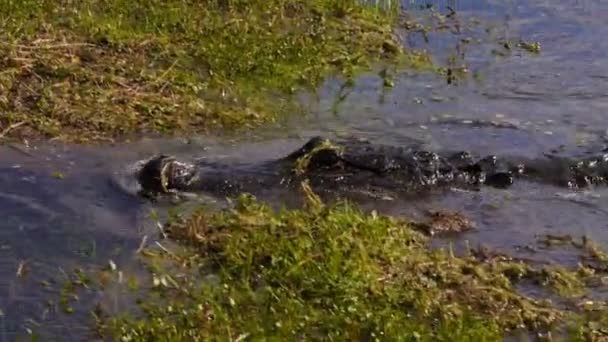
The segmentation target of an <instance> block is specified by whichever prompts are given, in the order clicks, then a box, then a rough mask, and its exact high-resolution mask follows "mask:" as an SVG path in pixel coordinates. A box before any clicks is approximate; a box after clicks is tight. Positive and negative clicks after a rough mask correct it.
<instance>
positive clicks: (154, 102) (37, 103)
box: [0, 0, 428, 140]
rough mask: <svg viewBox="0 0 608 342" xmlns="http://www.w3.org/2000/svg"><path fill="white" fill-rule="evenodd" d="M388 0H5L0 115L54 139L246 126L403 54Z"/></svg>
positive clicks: (0, 26)
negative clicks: (308, 92) (296, 97)
mask: <svg viewBox="0 0 608 342" xmlns="http://www.w3.org/2000/svg"><path fill="white" fill-rule="evenodd" d="M394 24H395V17H394V13H393V12H391V11H390V10H388V11H386V10H379V9H378V8H377V7H375V6H367V5H363V4H362V3H361V2H359V1H352V0H350V1H335V0H314V1H306V2H303V1H293V0H291V1H290V0H271V1H229V0H228V1H219V0H217V1H216V0H205V1H177V0H172V1H139V0H136V1H125V0H109V1H99V0H85V1H78V2H74V1H56V2H50V1H8V3H7V4H6V6H2V7H1V8H0V32H1V33H0V47H1V48H2V49H1V50H2V51H1V52H0V94H1V95H0V110H2V112H3V113H4V115H3V116H2V117H1V118H0V124H1V125H2V127H5V126H6V127H8V126H9V125H11V124H15V123H25V124H24V125H22V126H20V127H19V129H14V130H13V132H12V133H13V134H14V135H19V134H21V135H38V136H39V135H43V136H48V137H60V138H63V139H66V140H91V139H104V138H114V137H116V136H124V135H128V134H131V133H140V132H155V133H175V132H191V131H201V130H206V129H218V128H239V127H247V126H254V125H257V124H260V123H262V122H268V121H272V120H274V119H276V118H277V117H278V116H279V115H280V114H285V113H287V112H292V111H295V110H297V104H294V103H293V102H292V101H291V99H290V98H289V94H291V93H293V92H295V91H298V90H299V89H312V88H315V87H316V86H317V85H318V84H319V83H320V82H321V81H322V80H323V79H324V78H325V77H326V76H328V75H330V74H334V73H335V74H341V75H346V76H347V77H349V76H351V75H353V74H355V73H357V72H359V71H361V70H365V69H367V68H369V67H370V65H371V63H374V62H376V61H380V60H386V61H390V62H391V63H394V62H399V61H401V62H403V61H405V62H406V63H409V64H412V65H428V60H427V58H426V57H425V56H424V55H419V54H415V53H411V54H409V53H407V54H403V51H402V49H401V48H400V44H399V42H398V38H397V37H396V36H395V34H394Z"/></svg>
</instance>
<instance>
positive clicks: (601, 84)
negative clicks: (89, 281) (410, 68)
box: [0, 0, 608, 342]
mask: <svg viewBox="0 0 608 342" xmlns="http://www.w3.org/2000/svg"><path fill="white" fill-rule="evenodd" d="M426 3H427V2H420V1H416V2H414V1H412V2H410V1H408V2H407V4H405V3H404V6H406V7H407V8H408V9H410V10H412V11H416V13H415V15H414V17H418V18H423V19H421V20H423V22H427V23H431V22H432V23H434V25H438V22H437V19H432V17H433V15H434V14H433V11H431V10H429V9H420V8H421V7H426V6H421V5H424V4H426ZM429 3H433V4H435V7H434V11H436V12H437V13H442V14H447V13H450V11H449V9H447V6H450V7H451V8H452V9H454V10H455V12H456V14H455V16H453V17H452V19H449V18H448V19H444V20H445V24H446V25H447V26H448V27H450V28H454V27H459V29H460V33H456V34H454V33H450V32H442V33H431V34H430V35H429V37H428V42H425V40H424V39H423V37H422V36H421V35H420V34H418V33H411V34H405V33H403V34H402V40H403V42H404V45H405V46H407V47H411V48H416V49H427V50H429V51H431V52H432V53H433V56H434V58H435V61H436V62H437V63H438V64H440V65H443V66H446V67H453V68H454V67H458V66H460V65H466V67H467V68H468V70H469V73H468V74H467V75H466V76H465V77H464V78H462V79H458V80H455V82H452V83H451V84H448V83H447V81H446V78H445V77H440V76H437V75H435V74H430V73H429V74H421V73H418V72H400V73H396V74H394V75H393V77H394V80H395V87H394V88H392V89H383V88H382V86H381V85H382V80H381V78H380V77H378V76H377V75H376V74H375V73H371V74H369V75H364V76H362V77H361V78H359V79H357V80H356V83H355V85H354V87H352V88H348V89H343V90H341V87H342V85H343V80H340V79H331V80H328V81H327V82H326V83H325V84H324V85H323V86H322V87H321V88H320V89H319V91H318V98H315V96H309V95H303V96H302V99H303V101H306V102H305V103H306V104H307V107H308V109H309V110H308V115H307V116H306V117H304V118H292V119H289V120H287V121H286V122H282V123H280V124H279V125H278V127H268V128H265V129H261V130H258V131H256V132H252V133H250V134H247V135H244V136H241V137H237V138H231V139H226V138H209V137H194V138H192V139H171V140H160V141H159V140H150V139H147V140H142V141H139V142H137V143H133V144H128V145H125V144H117V145H104V146H96V147H85V146H63V145H48V144H43V145H41V146H39V147H38V148H37V149H29V150H28V154H25V153H23V152H22V151H19V150H17V149H15V148H11V147H0V169H1V172H0V213H1V215H2V218H3V219H2V220H1V221H0V275H1V277H0V310H2V314H1V315H0V341H2V342H4V341H12V340H14V339H15V336H17V334H24V333H25V331H26V329H28V328H29V329H33V330H36V327H37V326H40V329H39V330H41V331H45V332H46V334H47V335H50V336H55V337H58V336H61V337H62V338H63V339H66V340H86V339H87V337H86V335H85V332H86V330H85V329H84V326H85V325H86V324H88V323H89V322H90V320H89V315H88V312H87V311H86V310H85V309H84V308H85V307H86V305H85V304H86V303H83V304H82V305H81V307H79V306H78V305H76V306H75V310H76V312H75V313H74V314H72V315H66V314H61V313H48V312H47V311H48V310H47V306H46V305H45V302H46V301H47V300H48V299H49V298H56V291H54V290H49V289H45V288H44V287H43V286H42V285H41V284H40V283H41V281H47V280H51V279H52V280H55V281H56V282H57V283H59V284H61V282H62V279H65V275H64V273H66V274H67V273H70V272H71V271H72V270H73V268H74V267H82V268H86V267H89V266H98V267H99V266H102V265H106V264H107V263H108V262H109V260H112V261H113V262H114V263H116V265H117V266H118V268H119V269H125V268H126V269H128V268H133V267H135V262H134V261H133V260H134V255H135V251H136V249H137V248H138V247H139V246H140V244H141V242H142V238H143V237H144V236H148V240H147V241H148V243H153V241H154V239H156V236H157V230H156V229H157V228H156V226H155V224H154V220H153V219H152V218H151V217H150V211H151V210H153V209H156V210H159V211H161V212H162V210H163V209H164V208H165V207H166V203H160V204H154V203H149V202H147V201H144V200H142V199H140V198H139V197H138V196H136V195H135V192H136V190H137V189H136V186H134V184H133V183H132V182H131V181H130V180H129V178H127V177H125V176H124V175H121V172H124V170H125V169H126V168H127V166H128V165H132V164H133V163H134V162H135V161H137V160H140V159H143V158H147V157H149V156H151V155H153V154H156V153H160V152H162V153H168V154H174V155H176V156H178V157H181V158H186V159H192V158H197V157H206V158H213V159H220V160H223V161H244V162H256V161H260V160H266V159H270V158H276V157H279V156H282V155H285V154H286V153H288V152H290V151H291V150H292V149H294V148H296V147H298V146H299V145H300V144H301V143H303V142H304V141H305V140H306V139H307V138H308V137H310V136H312V135H317V134H321V135H325V136H328V137H336V136H344V135H354V136H359V137H363V138H367V139H370V140H372V141H377V142H381V143H388V144H397V145H405V144H411V143H412V142H413V141H416V142H421V143H422V144H424V145H425V146H427V147H429V148H438V149H439V148H450V149H464V150H472V151H474V152H477V153H480V154H484V153H493V154H499V155H500V154H516V155H522V156H528V157H534V156H539V155H540V154H542V153H545V152H549V151H552V150H555V151H558V152H559V153H562V154H564V155H569V154H577V153H581V152H584V151H585V150H587V149H593V148H600V147H602V146H604V144H605V143H606V141H607V140H606V135H607V129H608V125H607V124H606V119H607V118H608V42H607V41H606V40H605V39H604V37H606V36H608V1H605V0H596V1H575V0H553V1H541V0H536V1H534V0H526V1H524V0H521V1H516V0H510V1H460V2H459V1H445V2H441V1H435V2H429ZM425 18H426V19H425ZM456 20H457V21H456ZM465 38H470V43H468V44H464V45H463V43H462V39H465ZM520 39H523V40H525V41H530V42H533V41H539V42H540V43H541V49H542V51H541V53H540V54H539V55H537V54H533V53H530V52H527V51H524V50H522V49H518V48H517V47H515V43H517V42H518V41H519V40H520ZM502 40H509V41H512V42H513V43H514V44H513V48H512V49H511V50H506V49H504V47H502V45H501V44H500V43H499V42H501V41H502ZM459 44H460V46H459ZM344 94H345V95H346V96H345V98H344V99H342V100H338V99H339V98H340V95H344ZM22 149H23V148H22ZM280 196H281V195H280V194H277V195H276V196H272V194H271V195H269V196H267V197H266V199H268V200H273V201H277V202H278V201H279V200H280V199H281V198H280ZM198 201H205V202H209V201H216V202H217V203H218V204H221V202H222V199H213V198H209V197H203V198H200V199H198ZM362 205H364V206H365V207H366V208H377V209H380V210H381V211H383V212H386V213H390V214H393V215H407V216H414V217H421V216H422V212H423V211H424V210H425V209H428V208H448V209H454V210H458V211H461V212H463V213H464V214H465V215H467V216H468V217H469V218H471V219H472V220H473V221H475V222H476V223H477V229H476V230H475V231H472V232H469V233H465V234H461V235H458V236H455V237H450V238H449V239H443V240H440V241H438V244H443V243H446V242H451V243H453V244H455V245H456V246H459V245H463V244H464V243H465V241H468V242H469V243H470V244H471V245H477V244H483V245H486V246H489V247H491V248H494V249H498V250H500V251H506V252H510V253H516V254H518V255H522V256H525V257H529V258H533V259H535V260H539V261H542V262H548V263H562V264H567V265H573V264H575V263H576V261H577V259H576V255H575V254H574V253H569V252H568V251H563V250H542V249H538V248H537V249H536V251H535V252H531V251H523V250H522V249H521V248H519V247H521V246H526V245H534V242H535V240H536V236H537V235H538V234H545V233H550V234H571V235H573V236H581V235H587V236H588V237H590V238H592V239H594V240H596V241H598V242H600V243H602V244H604V245H605V246H606V245H608V226H607V224H606V222H608V220H606V219H607V218H608V189H595V190H591V191H578V192H574V191H570V190H567V189H563V188H556V187H552V186H546V185H540V184H534V183H526V182H519V183H517V184H515V185H514V186H513V187H512V188H511V189H508V190H497V189H492V188H484V189H481V191H478V192H463V191H447V192H446V193H444V194H441V195H432V196H425V197H422V198H419V199H417V200H416V201H412V200H411V199H408V200H395V201H369V202H366V203H362ZM20 265H21V266H22V267H20ZM18 273H19V274H18ZM53 296H55V297H53ZM83 298H84V297H83ZM87 298H90V301H95V300H102V301H103V302H104V303H105V304H106V305H107V306H109V307H111V308H112V309H113V310H115V311H119V310H123V309H126V308H128V307H129V305H130V304H129V301H128V300H125V299H124V298H122V297H121V296H119V295H116V296H114V297H112V296H111V298H109V299H108V298H107V297H103V296H101V294H97V293H94V292H92V291H90V292H89V293H88V294H87ZM90 301H89V302H90ZM45 312H46V313H45ZM78 327H81V328H78Z"/></svg>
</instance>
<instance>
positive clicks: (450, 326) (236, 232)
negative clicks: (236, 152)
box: [101, 184, 605, 341]
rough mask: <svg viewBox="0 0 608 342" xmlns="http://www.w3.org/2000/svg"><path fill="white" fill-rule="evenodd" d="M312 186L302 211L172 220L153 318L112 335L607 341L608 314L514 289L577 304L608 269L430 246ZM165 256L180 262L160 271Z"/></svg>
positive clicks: (248, 201)
mask: <svg viewBox="0 0 608 342" xmlns="http://www.w3.org/2000/svg"><path fill="white" fill-rule="evenodd" d="M303 193H304V194H305V196H306V198H307V199H308V200H307V206H306V207H305V208H303V209H300V210H281V211H274V210H272V209H271V208H270V207H269V206H267V205H265V204H263V203H259V202H257V201H255V200H254V199H252V198H251V197H249V196H247V195H243V196H241V197H240V199H239V201H237V202H236V205H235V207H234V209H231V210H225V211H221V212H210V211H208V210H205V209H201V210H199V211H197V212H195V213H194V214H193V215H191V216H187V217H181V216H180V215H176V216H174V217H173V218H172V219H171V220H170V222H169V223H168V224H167V225H166V226H165V232H166V233H167V234H168V236H169V237H170V238H171V239H172V240H173V241H175V242H176V243H177V245H176V246H174V247H173V251H172V252H171V254H170V255H169V258H167V256H165V257H162V254H158V253H155V252H152V251H149V252H148V253H149V254H148V255H149V256H151V259H150V260H152V261H153V262H152V264H153V265H154V266H153V267H151V268H150V270H151V272H152V273H153V274H154V278H155V279H157V280H156V281H155V282H154V286H153V290H152V292H151V293H150V294H149V295H147V296H145V297H144V298H142V300H141V308H142V315H140V316H129V315H120V316H116V317H114V318H112V319H109V320H106V321H104V322H103V324H101V326H102V327H103V328H102V329H101V331H104V332H105V333H106V334H109V335H110V336H111V337H112V338H114V339H117V340H129V341H146V340H150V339H152V338H153V339H154V340H163V341H193V340H209V339H214V340H297V339H300V340H327V339H329V340H403V341H409V340H411V341H414V340H416V341H420V340H424V341H454V340H458V341H460V340H471V341H497V340H501V339H502V338H503V336H505V335H508V334H509V333H510V332H514V331H519V330H521V329H524V331H529V332H532V333H537V332H548V331H553V330H558V331H562V332H563V331H565V330H564V329H566V331H570V332H572V333H573V335H572V336H573V338H574V337H576V338H578V339H580V340H589V339H588V338H591V337H593V336H601V335H593V334H596V333H597V332H598V331H599V332H600V333H601V330H599V328H598V325H600V324H601V322H603V321H602V320H605V311H602V310H604V309H597V310H587V311H584V310H583V311H578V310H577V309H575V308H574V307H573V308H565V307H564V306H562V305H561V304H559V305H558V304H557V303H553V302H551V301H549V300H537V299H533V298H530V297H527V296H525V295H523V294H521V293H520V292H518V291H517V289H516V288H517V286H518V285H519V284H520V283H524V282H526V283H533V284H536V285H537V286H539V287H541V288H544V289H546V290H547V291H550V292H552V293H554V295H555V296H557V297H558V298H563V299H564V300H570V299H577V298H581V293H582V292H584V289H585V288H587V287H586V286H587V285H586V281H588V280H590V279H591V278H592V277H596V279H597V276H598V275H599V273H594V272H586V273H582V272H579V271H576V270H574V271H571V270H565V269H561V268H555V267H551V266H543V267H534V266H532V265H530V264H528V263H526V262H524V261H518V260H514V259H512V258H509V257H506V256H500V255H494V256H487V255H486V256H485V257H480V255H478V254H476V253H471V254H469V255H464V256H455V255H453V253H451V252H450V251H445V250H432V249H430V248H429V245H428V242H429V240H428V238H427V237H426V236H425V235H423V234H421V233H419V232H417V231H416V230H414V229H412V226H411V225H410V223H408V222H406V221H401V220H397V219H394V218H390V217H385V216H382V215H379V214H377V213H375V212H372V213H364V212H361V211H360V210H358V209H357V208H356V207H354V206H352V205H350V204H348V203H346V202H341V203H338V204H334V205H326V204H324V203H323V202H321V200H320V199H319V198H318V197H317V196H316V195H315V194H314V193H312V191H311V190H310V188H309V187H308V186H307V185H306V184H304V185H303ZM178 246H182V247H181V249H180V248H179V247H178ZM152 256H154V257H152ZM167 259H171V260H173V262H172V265H173V266H172V267H171V268H170V270H168V269H164V268H163V267H161V266H159V265H160V264H161V263H163V262H166V260H167ZM571 289H575V290H576V291H569V290H571ZM598 303H599V302H598ZM598 305H599V304H598ZM581 312H582V313H581ZM602 315H604V316H602ZM572 327H574V328H572ZM592 329H595V330H592ZM598 334H599V333H598Z"/></svg>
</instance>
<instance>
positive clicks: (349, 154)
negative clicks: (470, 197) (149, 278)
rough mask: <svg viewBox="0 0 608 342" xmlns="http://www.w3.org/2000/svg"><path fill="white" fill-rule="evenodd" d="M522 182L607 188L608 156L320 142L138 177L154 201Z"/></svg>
mask: <svg viewBox="0 0 608 342" xmlns="http://www.w3.org/2000/svg"><path fill="white" fill-rule="evenodd" d="M521 178H523V179H527V180H529V181H535V182H543V183H549V184H553V185H557V186H564V187H568V188H575V189H578V188H586V187H590V186H594V185H599V184H608V154H603V153H602V154H599V155H592V156H586V157H583V158H580V159H570V158H565V157H557V156H555V155H544V156H543V157H541V158H521V157H510V158H507V157H505V158H498V157H497V156H495V155H490V156H485V157H479V158H476V157H475V156H473V155H472V154H471V153H469V152H462V151H459V152H449V151H447V152H441V153H437V152H432V151H428V150H425V149H421V148H419V147H417V146H410V147H398V146H390V145H381V144H374V143H371V142H368V141H359V140H354V139H352V140H344V141H332V140H330V139H325V138H322V137H313V138H311V139H310V140H309V141H308V142H307V143H305V144H304V145H303V146H302V147H300V148H298V149H297V150H295V151H293V152H292V153H290V154H288V155H287V156H285V157H282V158H278V159H274V160H270V161H265V162H261V163H256V164H231V165H227V164H223V163H214V162H201V161H199V162H192V163H188V162H183V161H178V160H177V159H176V158H174V157H172V156H168V155H159V156H156V157H153V158H151V159H150V160H148V161H147V162H146V163H145V164H144V165H143V167H142V168H141V169H140V171H139V172H138V181H139V183H140V185H141V188H142V192H143V193H144V194H147V195H158V194H162V193H171V192H205V193H210V194H213V195H218V196H231V195H236V194H238V193H241V192H250V193H252V192H256V191H259V190H260V189H276V188H277V187H284V188H289V187H293V186H299V185H300V184H301V182H302V181H307V182H308V183H309V184H310V186H311V188H312V189H313V190H314V191H322V192H332V193H334V194H335V193H338V194H340V193H344V192H353V191H355V192H360V193H366V194H369V195H371V196H380V197H382V196H383V194H387V193H390V194H394V193H410V194H411V193H420V192H423V191H428V190H433V189H445V188H461V189H477V190H478V189H480V187H481V186H490V187H494V188H500V189H505V188H508V187H510V186H511V185H513V183H514V181H515V180H516V179H521ZM389 197H390V196H389Z"/></svg>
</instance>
